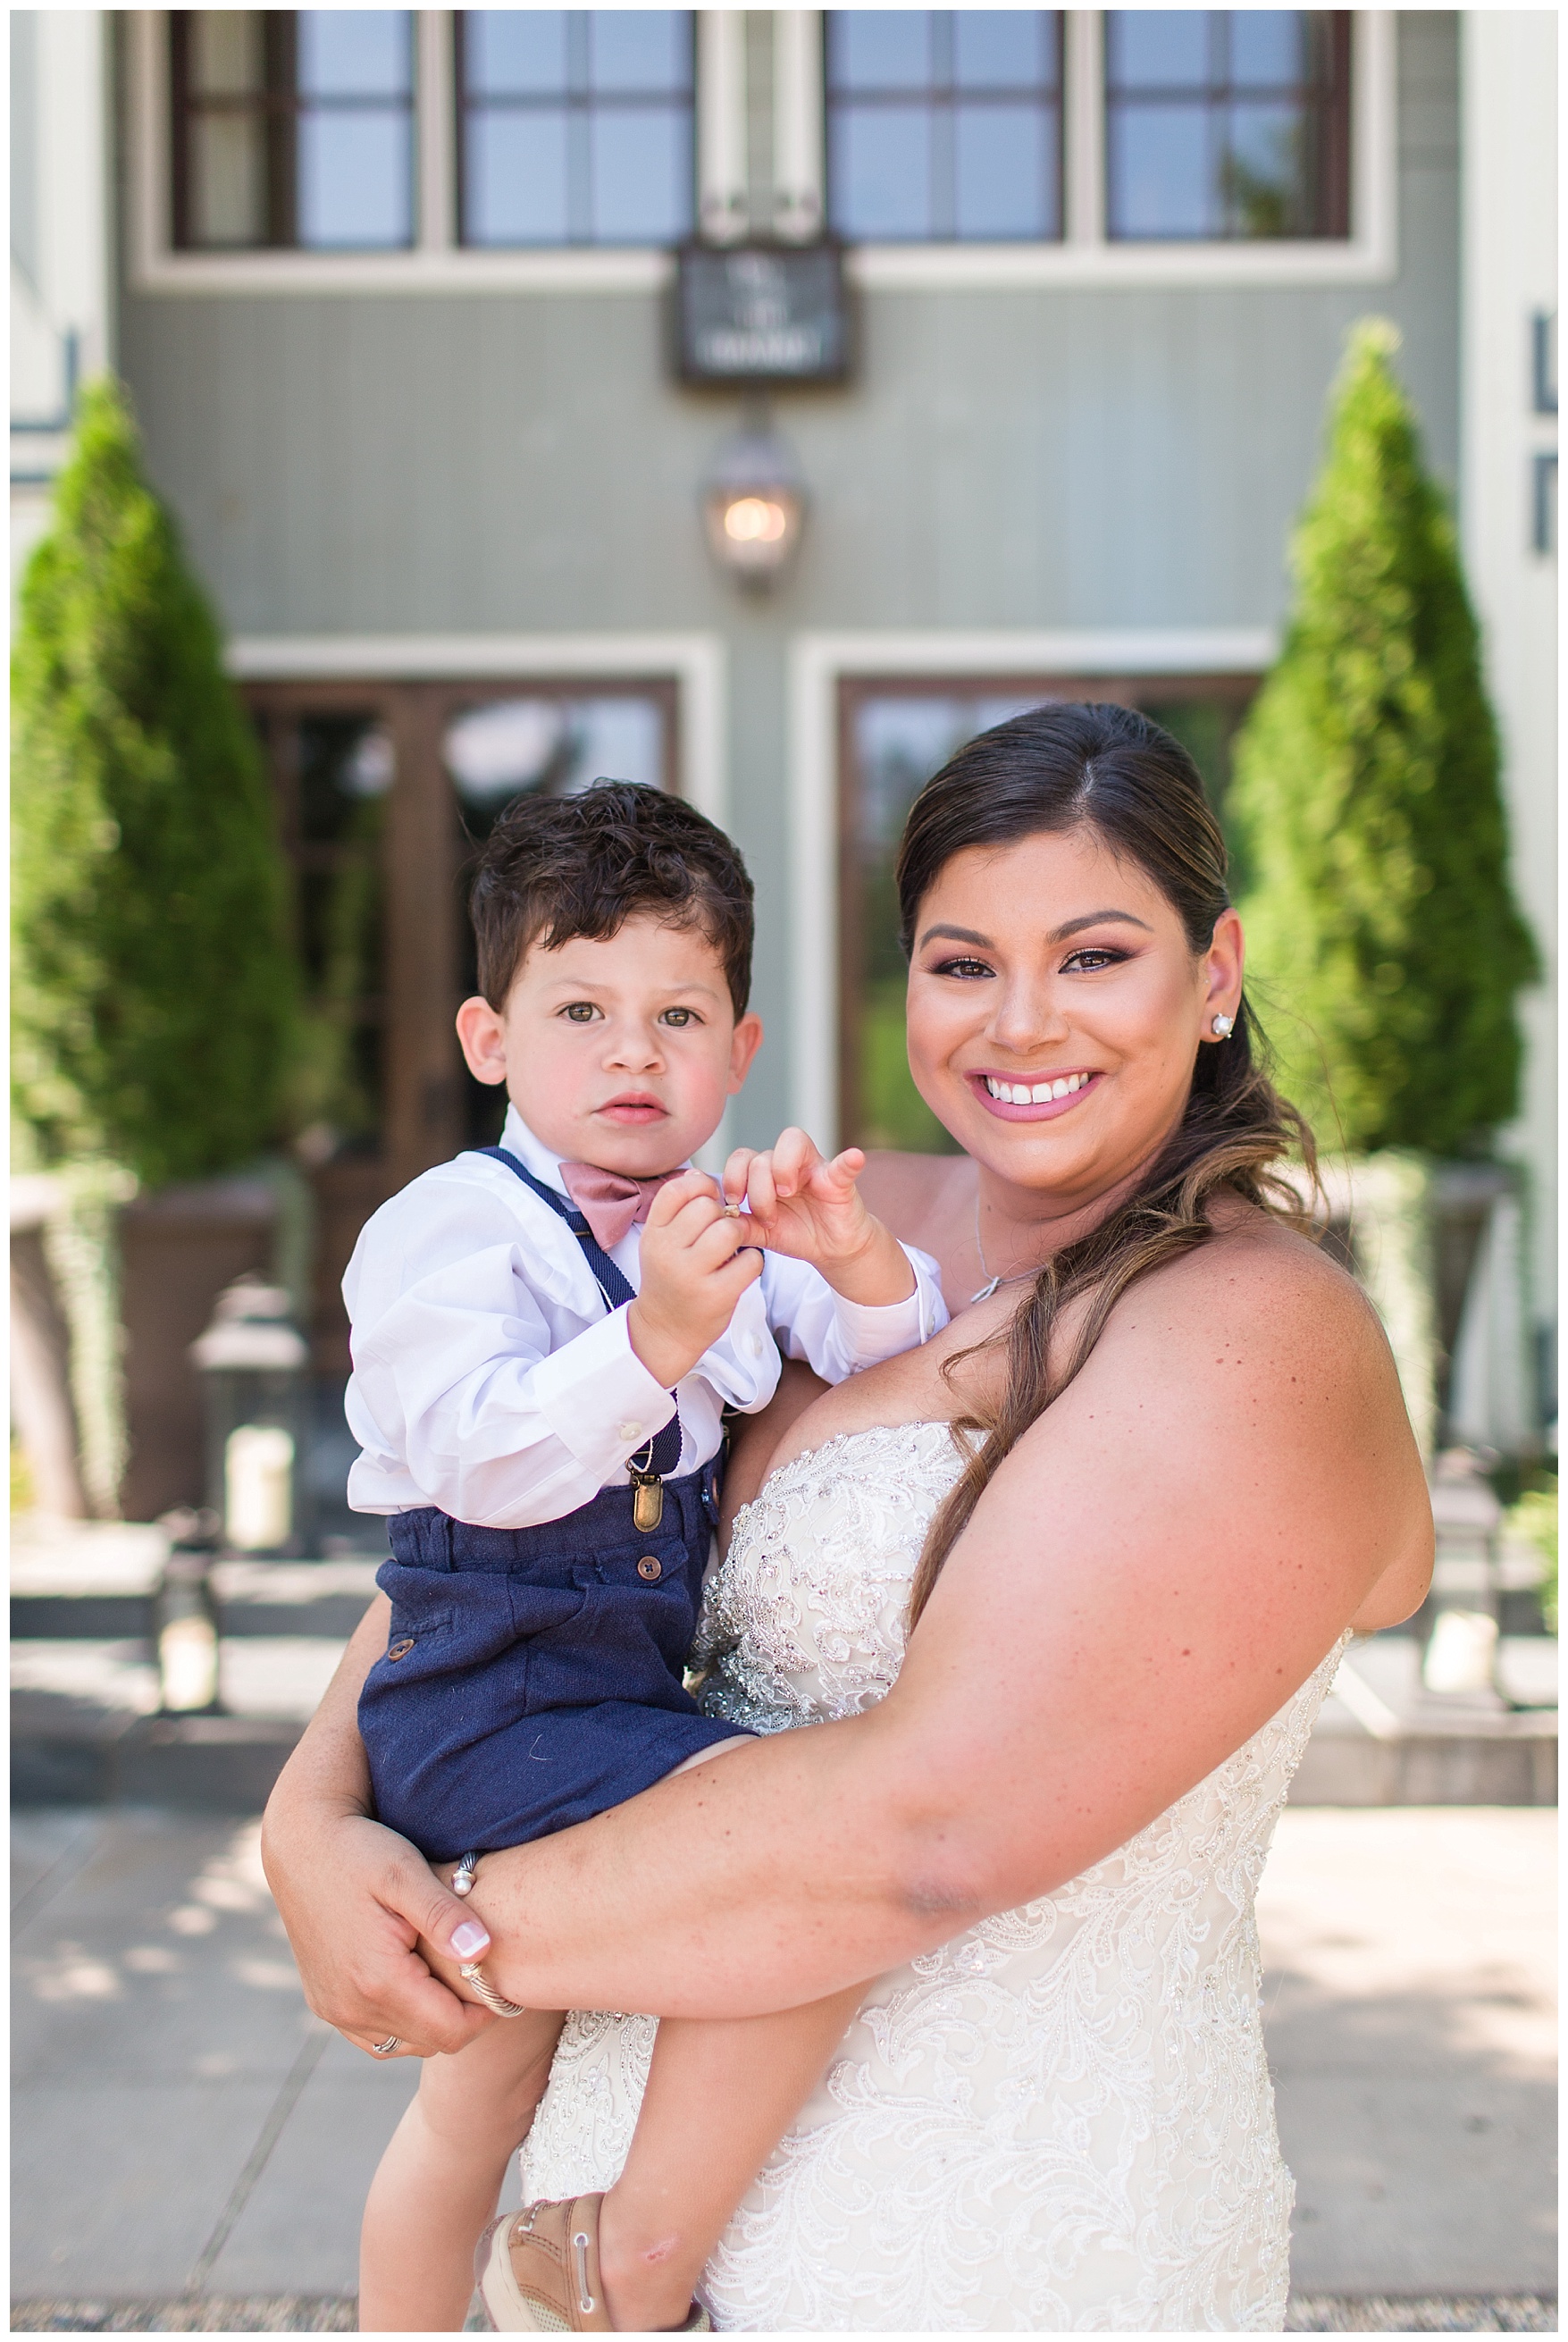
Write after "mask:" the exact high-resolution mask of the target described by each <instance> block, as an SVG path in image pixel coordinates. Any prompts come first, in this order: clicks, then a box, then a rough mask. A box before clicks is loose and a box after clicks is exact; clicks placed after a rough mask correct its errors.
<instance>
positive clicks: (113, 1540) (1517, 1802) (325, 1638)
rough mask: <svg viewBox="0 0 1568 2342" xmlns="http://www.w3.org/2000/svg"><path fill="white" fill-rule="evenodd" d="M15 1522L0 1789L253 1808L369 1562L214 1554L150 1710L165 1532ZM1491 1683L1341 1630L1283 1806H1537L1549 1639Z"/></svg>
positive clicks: (1552, 1758)
mask: <svg viewBox="0 0 1568 2342" xmlns="http://www.w3.org/2000/svg"><path fill="white" fill-rule="evenodd" d="M18 1531H19V1533H18V1535H17V1536H16V1541H15V1548H14V1554H13V1564H12V1579H13V1602H12V1619H13V1636H14V1639H13V1644H12V1682H13V1690H14V1706H13V1716H12V1729H13V1759H12V1765H13V1770H12V1796H13V1801H14V1802H15V1803H18V1804H23V1805H37V1804H57V1803H86V1804H98V1803H116V1802H126V1801H131V1800H134V1799H135V1798H136V1797H148V1796H154V1795H155V1796H157V1797H160V1798H163V1799H165V1800H166V1801H167V1802H169V1803H171V1804H174V1805H176V1806H184V1807H195V1808H200V1809H205V1810H215V1811H223V1812H234V1813H246V1812H255V1810H256V1808H257V1807H259V1806H260V1805H261V1804H263V1803H265V1798H266V1796H267V1793H268V1791H269V1790H270V1788H271V1787H272V1783H273V1781H274V1780H275V1778H276V1777H277V1774H278V1772H279V1770H280V1769H281V1767H282V1766H283V1764H284V1762H285V1758H286V1757H287V1754H288V1751H289V1749H290V1748H291V1747H292V1746H294V1744H295V1740H296V1739H297V1738H298V1736H299V1734H300V1732H301V1731H302V1730H303V1729H304V1726H305V1723H306V1721H307V1720H308V1718H309V1717H310V1716H311V1715H312V1714H313V1713H314V1711H315V1706H316V1703H317V1701H318V1700H319V1699H320V1697H321V1695H322V1693H323V1691H325V1687H326V1685H327V1683H328V1681H329V1680H330V1677H331V1676H332V1672H333V1670H334V1668H335V1666H336V1665H337V1662H338V1659H339V1658H340V1656H342V1652H343V1646H344V1645H345V1642H346V1641H347V1639H348V1637H349V1636H350V1635H351V1634H352V1633H353V1631H354V1629H355V1626H357V1625H358V1623H359V1620H360V1619H361V1617H362V1616H364V1614H365V1607H366V1606H367V1604H368V1603H369V1602H370V1600H371V1598H372V1596H374V1594H375V1571H376V1567H377V1564H376V1562H375V1559H373V1558H371V1557H368V1556H366V1557H364V1558H355V1559H346V1558H345V1559H331V1560H323V1561H288V1562H282V1561H247V1560H227V1561H220V1562H217V1563H216V1564H215V1566H214V1567H213V1571H212V1586H213V1592H214V1595H215V1598H216V1603H217V1609H218V1618H219V1626H220V1632H221V1636H222V1640H221V1643H220V1646H219V1662H218V1666H219V1698H220V1703H221V1706H222V1708H223V1710H224V1713H223V1714H222V1715H220V1716H191V1717H185V1718H179V1717H160V1716H158V1715H157V1707H158V1680H157V1670H156V1666H155V1661H154V1651H153V1645H152V1639H151V1638H152V1634H153V1631H154V1626H155V1618H154V1607H153V1606H154V1600H155V1594H156V1591H157V1588H158V1586H159V1584H160V1582H161V1579H162V1576H163V1570H164V1566H165V1562H166V1560H167V1556H168V1541H167V1538H166V1536H165V1534H164V1532H163V1531H162V1530H160V1529H158V1528H156V1527H146V1526H134V1525H127V1524H119V1523H114V1524H97V1523H95V1524H88V1525H85V1526H84V1525H82V1524H69V1525H66V1524H55V1525H48V1524H42V1525H40V1524H36V1523H33V1524H26V1523H23V1524H18ZM1498 1680H1499V1683H1500V1686H1501V1691H1502V1696H1496V1695H1493V1696H1483V1697H1481V1698H1479V1699H1468V1698H1463V1697H1459V1696H1443V1697H1435V1696H1432V1695H1430V1694H1428V1693H1426V1692H1424V1691H1423V1686H1422V1682H1421V1649H1420V1645H1419V1643H1418V1642H1417V1640H1416V1639H1415V1638H1414V1637H1413V1636H1411V1635H1409V1634H1402V1633H1399V1632H1397V1631H1396V1632H1393V1633H1390V1634H1385V1635H1377V1636H1369V1637H1367V1638H1366V1639H1364V1640H1363V1641H1360V1642H1358V1643H1356V1644H1355V1645H1354V1646H1353V1648H1352V1650H1351V1651H1350V1653H1349V1654H1348V1656H1347V1657H1346V1660H1345V1662H1344V1665H1343V1668H1342V1670H1341V1674H1340V1676H1339V1678H1338V1682H1337V1685H1336V1688H1335V1690H1334V1691H1333V1693H1332V1694H1331V1696H1330V1697H1329V1699H1328V1700H1327V1701H1326V1702H1325V1704H1324V1706H1323V1715H1322V1716H1321V1717H1320V1719H1319V1722H1318V1726H1317V1728H1316V1730H1315V1731H1314V1733H1313V1737H1312V1740H1311V1742H1310V1743H1309V1745H1308V1747H1307V1751H1306V1756H1305V1757H1304V1759H1303V1763H1302V1767H1301V1769H1300V1771H1299V1773H1298V1774H1297V1776H1296V1779H1295V1782H1294V1785H1293V1788H1292V1792H1291V1802H1292V1804H1293V1805H1297V1806H1388V1805H1412V1806H1423V1805H1488V1806H1540V1805H1554V1804H1555V1803H1556V1801H1557V1705H1556V1703H1557V1645H1556V1642H1555V1640H1554V1639H1553V1638H1551V1637H1548V1636H1540V1635H1521V1636H1504V1637H1503V1641H1502V1643H1501V1645H1500V1646H1499V1660H1498ZM154 1785H155V1786H154Z"/></svg>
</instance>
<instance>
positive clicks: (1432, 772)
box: [1227, 319, 1539, 1156]
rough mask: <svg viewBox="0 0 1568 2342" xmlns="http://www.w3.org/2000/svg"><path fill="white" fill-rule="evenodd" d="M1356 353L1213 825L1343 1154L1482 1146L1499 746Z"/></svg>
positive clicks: (1379, 333) (1415, 480) (1374, 369)
mask: <svg viewBox="0 0 1568 2342" xmlns="http://www.w3.org/2000/svg"><path fill="white" fill-rule="evenodd" d="M1397 339H1398V337H1397V335H1395V334H1394V332H1393V328H1392V327H1390V326H1388V325H1385V324H1383V323H1382V322H1381V321H1380V320H1377V319H1371V320H1367V321H1364V322H1363V324H1362V325H1359V326H1357V327H1356V328H1355V329H1354V330H1353V333H1352V335H1351V337H1350V343H1349V347H1348V350H1347V353H1346V356H1345V360H1344V364H1343V368H1342V370H1341V373H1340V375H1339V378H1338V380H1337V382H1336V384H1335V385H1334V389H1333V395H1332V400H1331V409H1330V416H1329V428H1328V454H1327V460H1326V462H1325V464H1324V466H1323V473H1322V475H1321V476H1320V478H1319V480H1318V483H1317V485H1316V487H1315V489H1314V490H1313V495H1312V496H1311V498H1310V500H1309V502H1308V504H1307V506H1306V509H1305V511H1304V513H1303V516H1302V519H1301V522H1300V525H1299V526H1298V528H1297V530H1296V534H1295V537H1294V541H1293V548H1292V551H1293V568H1294V574H1295V579H1296V602H1295V607H1294V611H1293V616H1292V618H1291V621H1290V626H1289V629H1288V631H1287V634H1286V637H1285V643H1284V647H1283V652H1282V655H1281V656H1280V659H1279V662H1278V664H1277V665H1276V666H1275V667H1274V668H1273V672H1272V674H1271V675H1270V676H1268V678H1267V680H1266V682H1265V683H1264V685H1263V689H1262V691H1261V692H1260V693H1259V695H1258V697H1257V699H1256V700H1255V701H1254V703H1253V708H1252V711H1251V713H1250V715H1249V716H1248V719H1247V723H1246V725H1245V726H1244V728H1243V733H1242V734H1241V736H1240V737H1239V738H1238V740H1237V743H1236V749H1235V772H1234V779H1233V785H1232V789H1231V794H1230V799H1229V803H1228V806H1227V813H1228V816H1229V817H1230V819H1231V821H1232V823H1233V825H1234V826H1235V828H1236V830H1237V832H1238V845H1239V848H1240V860H1241V864H1242V866H1243V869H1244V870H1245V872H1246V873H1247V875H1248V892H1247V894H1246V896H1245V899H1244V900H1243V903H1242V906H1241V908H1242V913H1243V919H1244V921H1245V924H1246V927H1247V936H1248V946H1249V952H1250V955H1251V969H1252V973H1253V976H1254V977H1255V978H1256V980H1257V983H1258V988H1259V991H1260V994H1261V999H1262V1006H1263V1013H1264V1016H1265V1021H1266V1022H1268V1024H1269V1026H1270V1029H1271V1032H1272V1035H1273V1040H1274V1043H1275V1046H1276V1049H1277V1051H1278V1054H1279V1057H1280V1060H1281V1070H1282V1078H1283V1085H1284V1086H1285V1087H1286V1088H1287V1090H1288V1091H1289V1092H1290V1094H1291V1095H1292V1096H1293V1097H1295V1098H1296V1099H1297V1101H1298V1102H1299V1103H1300V1105H1301V1106H1303V1109H1304V1110H1305V1111H1306V1112H1307V1114H1308V1115H1309V1116H1311V1117H1312V1118H1313V1119H1314V1120H1316V1121H1317V1123H1318V1125H1319V1132H1320V1136H1321V1137H1322V1138H1323V1140H1324V1141H1326V1142H1330V1143H1332V1142H1333V1138H1334V1136H1335V1135H1336V1131H1337V1133H1338V1135H1339V1136H1342V1137H1343V1142H1344V1144H1345V1145H1346V1146H1348V1147H1349V1148H1350V1149H1351V1150H1352V1151H1354V1152H1361V1151H1366V1150H1370V1149H1372V1148H1374V1147H1384V1146H1406V1147H1414V1148H1418V1149H1421V1150H1423V1151H1425V1152H1428V1153H1431V1154H1434V1155H1440V1156H1453V1155H1460V1154H1465V1153H1472V1152H1476V1151H1479V1150H1481V1149H1483V1148H1484V1146H1485V1145H1486V1142H1487V1137H1488V1135H1489V1134H1490V1133H1491V1132H1492V1131H1493V1129H1494V1128H1495V1127H1496V1126H1497V1125H1498V1124H1499V1123H1503V1122H1506V1121H1507V1120H1508V1119H1509V1117H1510V1116H1512V1115H1513V1112H1514V1110H1515V1106H1516V1103H1517V1097H1518V1086H1519V1063H1520V1037H1519V1030H1518V1025H1517V1022H1516V1018H1515V1015H1514V995H1515V994H1516V992H1517V991H1518V990H1519V988H1520V986H1522V985H1525V984H1528V983H1530V982H1531V981H1532V980H1533V978H1534V977H1535V976H1537V975H1538V973H1539V969H1538V966H1537V961H1536V956H1535V951H1534V946H1533V943H1532V941H1531V938H1530V935H1529V932H1528V930H1527V929H1526V927H1525V926H1524V924H1523V920H1522V918H1521V917H1520V915H1519V912H1518V910H1517V909H1516V908H1515V906H1514V902H1513V894H1512V891H1511V888H1510V886H1509V881H1508V875H1507V830H1506V824H1505V819H1504V815H1503V799H1502V795H1501V792H1500V789H1499V786H1498V748H1497V732H1496V726H1495V725H1494V724H1493V717H1492V712H1491V709H1490V707H1489V706H1488V705H1487V700H1486V694H1485V689H1484V686H1483V681H1482V673H1481V659H1480V644H1479V639H1478V636H1477V632H1476V626H1475V620H1474V617H1473V615H1472V612H1471V609H1470V605H1469V602H1468V599H1467V598H1466V595H1465V589H1464V581H1463V575H1462V574H1461V570H1460V565H1459V554H1458V547H1457V543H1456V540H1455V536H1454V530H1453V521H1452V520H1451V518H1450V517H1449V515H1448V512H1447V510H1446V507H1445V505H1444V503H1443V497H1442V495H1441V494H1440V492H1439V490H1438V488H1437V487H1436V485H1434V483H1433V481H1432V479H1431V478H1430V477H1429V476H1428V475H1427V473H1426V471H1425V469H1424V466H1423V460H1422V454H1421V446H1420V440H1419V435H1418V431H1417V426H1416V421H1415V417H1414V415H1413V411H1412V408H1411V405H1410V403H1409V401H1408V399H1407V398H1406V396H1405V395H1404V392H1403V389H1402V388H1401V386H1400V384H1399V382H1398V380H1397V378H1396V377H1395V375H1394V373H1393V368H1392V365H1391V364H1390V358H1391V355H1392V353H1393V349H1394V348H1395V347H1396V346H1397Z"/></svg>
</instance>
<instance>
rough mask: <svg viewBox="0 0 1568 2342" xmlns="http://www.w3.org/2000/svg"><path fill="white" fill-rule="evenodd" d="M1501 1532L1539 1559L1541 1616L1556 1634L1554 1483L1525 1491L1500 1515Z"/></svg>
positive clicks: (1548, 1627)
mask: <svg viewBox="0 0 1568 2342" xmlns="http://www.w3.org/2000/svg"><path fill="white" fill-rule="evenodd" d="M1503 1526H1504V1529H1505V1530H1506V1531H1507V1532H1509V1533H1510V1534H1511V1535H1513V1536H1516V1537H1519V1538H1522V1539H1523V1542H1524V1543H1525V1544H1527V1545H1533V1546H1534V1547H1535V1549H1536V1551H1537V1552H1538V1553H1539V1554H1540V1556H1541V1562H1542V1576H1541V1585H1540V1589H1539V1591H1540V1598H1541V1616H1542V1617H1543V1619H1544V1620H1545V1622H1546V1627H1547V1631H1548V1633H1549V1634H1553V1635H1554V1634H1555V1633H1556V1632H1557V1481H1556V1478H1555V1476H1553V1477H1551V1478H1550V1479H1548V1480H1547V1482H1546V1485H1545V1486H1544V1487H1540V1488H1527V1489H1526V1490H1525V1492H1524V1494H1523V1496H1521V1497H1520V1499H1519V1501H1518V1503H1517V1504H1516V1505H1513V1506H1511V1507H1510V1509H1509V1511H1508V1513H1507V1514H1506V1515H1505V1516H1504V1520H1503Z"/></svg>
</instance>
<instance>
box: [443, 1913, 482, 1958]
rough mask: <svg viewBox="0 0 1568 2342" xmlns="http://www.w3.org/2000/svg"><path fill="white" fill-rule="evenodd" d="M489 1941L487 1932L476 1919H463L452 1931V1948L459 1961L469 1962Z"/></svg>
mask: <svg viewBox="0 0 1568 2342" xmlns="http://www.w3.org/2000/svg"><path fill="white" fill-rule="evenodd" d="M489 1941H490V1937H489V1933H488V1931H487V1930H486V1929H485V1928H484V1927H481V1926H480V1924H479V1922H478V1920H477V1919H464V1920H463V1921H461V1922H460V1924H459V1925H458V1926H457V1927H454V1929H453V1930H452V1936H451V1943H452V1948H453V1950H454V1952H455V1953H456V1955H457V1957H458V1958H459V1959H460V1960H471V1959H473V1958H474V1957H476V1955H477V1954H478V1953H480V1952H482V1951H483V1950H484V1947H485V1945H486V1944H487V1943H488V1942H489Z"/></svg>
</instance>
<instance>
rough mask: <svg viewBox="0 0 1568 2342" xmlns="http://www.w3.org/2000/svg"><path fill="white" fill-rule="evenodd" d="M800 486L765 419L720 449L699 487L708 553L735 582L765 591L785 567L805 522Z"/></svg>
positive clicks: (795, 471) (788, 455) (786, 449)
mask: <svg viewBox="0 0 1568 2342" xmlns="http://www.w3.org/2000/svg"><path fill="white" fill-rule="evenodd" d="M805 508H806V493H805V483H804V480H803V478H802V477H801V473H800V467H799V465H797V464H796V462H795V459H794V455H792V453H791V451H790V449H789V447H788V445H787V444H786V443H785V441H784V439H783V438H781V437H780V435H779V434H778V433H777V432H776V431H775V430H774V428H773V426H772V425H771V424H770V423H768V422H767V420H766V419H765V417H764V418H760V419H759V420H757V421H756V422H754V423H752V424H750V425H747V426H746V427H745V428H744V429H743V430H741V431H740V432H738V433H737V434H736V435H735V436H734V438H733V439H730V440H728V441H726V443H725V444H724V446H723V447H721V448H720V450H719V452H718V455H716V456H715V458H714V463H713V465H712V468H711V469H710V471H709V473H708V475H707V478H706V479H705V480H704V483H703V521H704V527H705V528H706V531H707V538H708V548H709V551H710V552H711V553H712V554H713V556H714V560H715V561H716V562H717V563H718V565H719V566H720V568H721V569H723V570H724V572H725V573H726V575H729V576H731V577H733V578H734V580H735V581H736V583H737V584H738V585H741V586H750V587H752V588H753V589H759V588H760V589H763V590H765V589H766V588H767V587H768V586H772V585H774V583H775V581H776V580H777V579H778V578H779V577H780V576H781V575H783V573H784V570H785V569H786V568H787V567H788V565H789V563H790V561H791V559H792V557H793V555H794V550H795V547H796V545H798V544H799V542H800V534H801V528H802V525H803V524H804V519H805Z"/></svg>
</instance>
